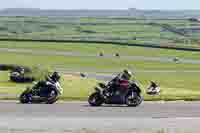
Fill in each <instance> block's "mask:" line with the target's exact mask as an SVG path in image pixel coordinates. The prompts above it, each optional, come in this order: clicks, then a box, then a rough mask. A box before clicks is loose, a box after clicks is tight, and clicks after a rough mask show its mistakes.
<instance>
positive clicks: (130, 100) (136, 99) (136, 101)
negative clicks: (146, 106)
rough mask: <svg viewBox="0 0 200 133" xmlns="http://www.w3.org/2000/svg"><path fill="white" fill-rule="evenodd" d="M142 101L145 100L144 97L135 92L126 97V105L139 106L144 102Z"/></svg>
mask: <svg viewBox="0 0 200 133" xmlns="http://www.w3.org/2000/svg"><path fill="white" fill-rule="evenodd" d="M142 101H143V98H142V97H141V96H140V95H138V94H137V93H134V92H132V93H128V94H127V96H126V98H125V102H126V105H128V106H130V107H137V106H139V105H140V104H141V103H142Z"/></svg>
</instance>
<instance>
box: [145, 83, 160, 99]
mask: <svg viewBox="0 0 200 133" xmlns="http://www.w3.org/2000/svg"><path fill="white" fill-rule="evenodd" d="M160 92H161V90H160V87H159V85H158V84H157V83H156V82H154V81H151V84H150V86H149V87H148V88H147V91H146V93H147V94H148V95H151V96H154V95H159V94H160Z"/></svg>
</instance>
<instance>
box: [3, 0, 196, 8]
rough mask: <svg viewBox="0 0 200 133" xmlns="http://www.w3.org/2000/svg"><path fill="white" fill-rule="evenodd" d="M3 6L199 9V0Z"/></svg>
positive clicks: (9, 2) (38, 1) (77, 0)
mask: <svg viewBox="0 0 200 133" xmlns="http://www.w3.org/2000/svg"><path fill="white" fill-rule="evenodd" d="M4 8H40V9H127V8H138V9H167V10H174V9H178V10H181V9H200V0H1V4H0V9H4Z"/></svg>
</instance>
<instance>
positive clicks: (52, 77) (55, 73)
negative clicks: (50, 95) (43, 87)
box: [50, 72, 61, 82]
mask: <svg viewBox="0 0 200 133" xmlns="http://www.w3.org/2000/svg"><path fill="white" fill-rule="evenodd" d="M60 77H61V76H60V74H59V73H58V72H54V73H53V74H52V75H51V77H50V78H51V80H53V81H54V82H57V81H59V80H60Z"/></svg>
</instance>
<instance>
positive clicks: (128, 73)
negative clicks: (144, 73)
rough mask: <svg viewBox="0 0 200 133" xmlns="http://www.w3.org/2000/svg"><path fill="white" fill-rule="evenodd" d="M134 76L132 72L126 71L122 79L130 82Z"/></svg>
mask: <svg viewBox="0 0 200 133" xmlns="http://www.w3.org/2000/svg"><path fill="white" fill-rule="evenodd" d="M131 76H132V72H131V71H129V70H126V69H125V70H124V71H123V74H122V78H124V79H126V80H130V79H131Z"/></svg>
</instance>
